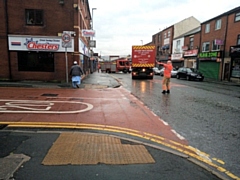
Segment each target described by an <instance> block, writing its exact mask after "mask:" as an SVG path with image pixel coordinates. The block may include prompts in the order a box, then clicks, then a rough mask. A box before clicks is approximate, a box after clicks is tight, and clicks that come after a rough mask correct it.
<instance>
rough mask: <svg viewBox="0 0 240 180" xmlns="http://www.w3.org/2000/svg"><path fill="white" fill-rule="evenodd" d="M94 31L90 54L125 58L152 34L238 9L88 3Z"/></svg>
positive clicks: (195, 1)
mask: <svg viewBox="0 0 240 180" xmlns="http://www.w3.org/2000/svg"><path fill="white" fill-rule="evenodd" d="M89 5H90V10H91V12H92V8H97V9H96V10H94V11H93V28H94V30H95V31H96V36H95V37H94V40H96V48H94V52H97V53H99V54H101V55H128V54H131V46H132V45H141V44H142V41H143V44H146V43H148V42H150V41H151V40H152V35H153V34H156V33H157V32H159V31H161V30H163V29H165V28H166V27H168V26H171V25H173V24H175V23H177V22H180V21H182V20H183V19H186V18H188V17H190V16H194V17H195V18H196V19H198V20H199V21H200V22H204V21H206V20H208V19H211V18H213V17H215V16H218V15H220V14H222V13H224V12H226V11H229V10H231V9H233V8H235V7H238V6H240V3H239V0H227V1H226V0H218V1H215V0H201V1H199V0H148V1H147V0H121V1H117V0H101V1H100V0H89Z"/></svg>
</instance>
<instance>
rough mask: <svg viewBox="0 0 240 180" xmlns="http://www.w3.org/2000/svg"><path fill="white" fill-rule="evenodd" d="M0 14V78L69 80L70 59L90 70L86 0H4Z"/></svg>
mask: <svg viewBox="0 0 240 180" xmlns="http://www.w3.org/2000/svg"><path fill="white" fill-rule="evenodd" d="M0 15H1V17H2V22H3V23H1V25H0V42H1V45H2V48H1V49H0V54H1V61H0V68H1V71H0V79H10V80H39V81H60V82H63V81H68V79H70V78H69V77H68V73H69V70H70V68H71V65H72V63H73V61H78V62H79V64H80V65H81V66H82V67H83V69H84V70H85V71H86V72H88V71H89V67H90V49H89V45H88V44H89V40H90V38H89V37H85V36H83V35H82V30H83V29H91V14H90V9H89V3H88V0H51V1H49V0H34V1H32V0H14V1H7V0H3V1H1V2H0ZM63 32H65V33H63ZM63 34H65V35H64V36H63ZM66 47H67V48H66Z"/></svg>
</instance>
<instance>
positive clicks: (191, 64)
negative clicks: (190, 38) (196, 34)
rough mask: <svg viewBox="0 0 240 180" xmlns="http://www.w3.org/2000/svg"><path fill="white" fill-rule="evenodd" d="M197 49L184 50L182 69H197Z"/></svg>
mask: <svg viewBox="0 0 240 180" xmlns="http://www.w3.org/2000/svg"><path fill="white" fill-rule="evenodd" d="M197 56H198V49H191V50H186V51H184V53H183V58H184V67H188V68H197Z"/></svg>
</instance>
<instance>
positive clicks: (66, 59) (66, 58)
mask: <svg viewBox="0 0 240 180" xmlns="http://www.w3.org/2000/svg"><path fill="white" fill-rule="evenodd" d="M65 61H66V82H67V83H68V57H67V47H65Z"/></svg>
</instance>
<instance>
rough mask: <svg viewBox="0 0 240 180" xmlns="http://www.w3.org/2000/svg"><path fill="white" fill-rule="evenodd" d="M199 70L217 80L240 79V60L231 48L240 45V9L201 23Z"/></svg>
mask: <svg viewBox="0 0 240 180" xmlns="http://www.w3.org/2000/svg"><path fill="white" fill-rule="evenodd" d="M201 29H202V30H201V36H200V44H201V49H200V52H199V55H198V56H199V70H200V71H201V72H203V74H204V75H205V77H207V78H212V79H217V80H232V79H234V78H240V58H239V56H238V57H237V56H233V57H231V56H230V55H231V54H230V46H237V45H240V7H237V8H234V9H232V10H230V11H228V12H225V13H223V14H221V15H219V16H216V17H214V18H212V19H209V20H207V21H205V22H203V23H201Z"/></svg>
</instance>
